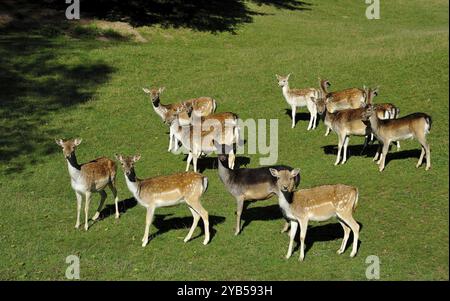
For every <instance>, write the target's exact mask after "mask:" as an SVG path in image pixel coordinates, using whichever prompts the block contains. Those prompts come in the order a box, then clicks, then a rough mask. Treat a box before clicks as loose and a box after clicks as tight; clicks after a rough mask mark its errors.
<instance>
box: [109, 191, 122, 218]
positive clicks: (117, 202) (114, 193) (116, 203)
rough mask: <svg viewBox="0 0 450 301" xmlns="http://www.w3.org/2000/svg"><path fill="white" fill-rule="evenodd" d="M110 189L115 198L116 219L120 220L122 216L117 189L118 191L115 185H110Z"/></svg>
mask: <svg viewBox="0 0 450 301" xmlns="http://www.w3.org/2000/svg"><path fill="white" fill-rule="evenodd" d="M109 189H111V192H112V194H113V197H114V205H115V207H116V218H119V216H120V214H119V196H118V195H117V189H116V186H115V184H113V183H109ZM124 206H125V205H124Z"/></svg>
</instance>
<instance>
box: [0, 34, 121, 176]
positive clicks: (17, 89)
mask: <svg viewBox="0 0 450 301" xmlns="http://www.w3.org/2000/svg"><path fill="white" fill-rule="evenodd" d="M60 47H61V45H59V44H56V43H55V42H53V41H51V40H50V39H48V38H45V37H39V36H38V37H33V36H27V35H23V34H20V35H14V36H2V37H1V38H0V66H2V68H1V70H0V90H1V91H2V93H0V116H1V127H2V131H1V132H0V163H2V164H5V165H6V166H7V168H6V169H5V171H4V172H5V173H6V174H11V173H16V172H20V171H22V170H23V169H24V168H25V166H26V165H29V164H35V163H37V162H38V161H39V160H40V159H41V158H42V157H45V156H47V155H49V154H52V153H54V152H55V151H56V150H57V148H56V147H55V146H54V138H56V137H58V136H60V135H61V131H62V129H59V128H56V127H50V126H49V123H50V121H51V118H52V116H53V115H54V114H55V113H58V112H60V111H62V110H66V109H69V108H71V107H74V106H76V105H78V104H81V103H84V102H86V101H88V100H89V99H91V98H92V96H93V94H94V93H95V89H96V87H97V86H98V85H101V84H102V83H104V82H106V81H108V79H109V76H110V74H111V73H112V72H113V70H114V69H113V68H112V67H110V66H108V65H107V64H105V63H102V62H99V61H89V60H84V61H83V62H82V63H79V64H68V63H64V62H62V61H61V60H60V58H61V56H59V54H58V52H59V51H60V50H61V49H60ZM66 50H67V49H66ZM18 158H20V160H16V159H18Z"/></svg>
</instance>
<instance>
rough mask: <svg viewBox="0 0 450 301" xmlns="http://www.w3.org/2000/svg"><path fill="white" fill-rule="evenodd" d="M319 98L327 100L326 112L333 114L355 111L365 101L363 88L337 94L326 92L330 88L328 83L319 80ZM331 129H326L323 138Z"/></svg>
mask: <svg viewBox="0 0 450 301" xmlns="http://www.w3.org/2000/svg"><path fill="white" fill-rule="evenodd" d="M319 85H320V92H321V93H320V96H319V98H325V99H327V100H328V110H329V111H330V112H331V113H334V112H336V111H339V110H346V109H357V108H360V107H362V106H364V103H365V100H366V94H365V93H366V91H365V87H364V88H363V89H359V88H349V89H345V90H342V91H338V92H328V87H330V86H331V84H330V82H329V81H328V80H326V79H324V80H322V79H321V78H319ZM330 131H331V128H330V127H327V130H326V132H325V136H328V135H329V134H330Z"/></svg>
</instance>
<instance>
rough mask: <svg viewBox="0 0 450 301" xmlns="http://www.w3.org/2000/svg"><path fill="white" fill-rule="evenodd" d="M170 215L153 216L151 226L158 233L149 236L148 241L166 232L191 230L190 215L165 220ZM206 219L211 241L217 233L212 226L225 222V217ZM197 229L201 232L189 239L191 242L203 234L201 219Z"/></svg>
mask: <svg viewBox="0 0 450 301" xmlns="http://www.w3.org/2000/svg"><path fill="white" fill-rule="evenodd" d="M171 215H173V214H155V217H154V220H153V223H152V225H154V226H155V227H156V228H157V229H158V231H156V232H155V233H153V234H151V235H150V236H149V241H150V240H152V239H153V238H155V237H157V236H159V235H161V234H164V233H166V232H168V231H171V230H175V229H186V230H187V231H188V230H189V229H190V228H191V225H192V221H193V217H192V215H190V216H185V217H172V218H168V219H167V217H168V216H171ZM208 219H209V227H210V228H209V231H210V240H212V239H213V238H214V236H215V234H216V232H217V231H216V230H215V229H214V226H215V225H218V224H221V223H223V222H224V221H225V217H223V216H217V215H209V217H208ZM198 227H200V229H201V232H200V233H199V234H198V235H196V236H195V237H194V236H193V237H192V238H191V240H194V239H196V238H198V237H200V236H203V235H204V234H205V231H204V226H203V221H202V219H201V218H200V221H199V222H198V225H197V228H198ZM187 233H188V232H186V234H184V235H187Z"/></svg>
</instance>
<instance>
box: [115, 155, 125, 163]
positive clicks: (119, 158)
mask: <svg viewBox="0 0 450 301" xmlns="http://www.w3.org/2000/svg"><path fill="white" fill-rule="evenodd" d="M114 157H116V159H117V160H119V161H122V160H123V156H122V155H120V154H114Z"/></svg>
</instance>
